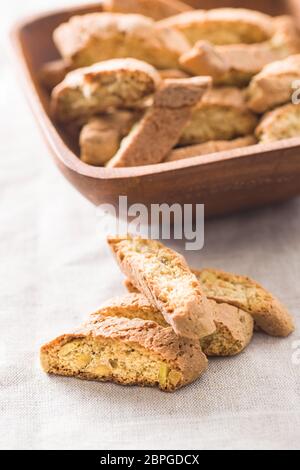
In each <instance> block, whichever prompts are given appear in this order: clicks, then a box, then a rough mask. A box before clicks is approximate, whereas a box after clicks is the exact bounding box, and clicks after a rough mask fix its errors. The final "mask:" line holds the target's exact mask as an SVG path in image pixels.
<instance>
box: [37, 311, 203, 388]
mask: <svg viewBox="0 0 300 470" xmlns="http://www.w3.org/2000/svg"><path fill="white" fill-rule="evenodd" d="M41 364H42V367H43V369H44V371H45V372H48V373H49V374H57V375H64V376H69V377H78V378H80V379H87V380H99V381H113V382H117V383H120V384H124V385H135V384H136V385H145V386H157V387H159V388H160V389H161V390H164V391H173V390H176V389H178V388H180V387H182V386H184V385H186V384H188V383H191V382H193V381H194V380H196V379H197V378H198V377H199V376H200V375H201V374H202V373H203V372H204V371H205V369H206V367H207V359H206V357H205V355H204V354H203V353H202V351H201V348H200V345H199V341H190V340H187V339H184V338H179V337H178V336H176V335H175V333H174V331H173V330H172V328H162V327H161V326H159V325H158V324H157V323H154V322H151V321H144V320H141V319H137V318H135V319H132V320H130V319H128V318H116V317H114V318H109V317H101V316H97V317H95V316H93V317H91V318H90V319H89V321H88V322H87V323H86V324H84V325H83V326H82V327H81V328H79V329H78V330H76V331H75V332H74V333H70V334H65V335H62V336H59V337H58V338H56V339H54V340H53V341H51V342H50V343H48V344H45V345H44V346H43V347H42V348H41Z"/></svg>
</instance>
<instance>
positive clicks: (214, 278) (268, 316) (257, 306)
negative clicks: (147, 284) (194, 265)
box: [125, 268, 295, 337]
mask: <svg viewBox="0 0 300 470" xmlns="http://www.w3.org/2000/svg"><path fill="white" fill-rule="evenodd" d="M192 272H193V273H194V274H195V276H196V277H197V279H198V281H199V283H200V285H201V288H202V290H203V292H204V293H205V295H206V297H207V298H208V299H209V300H215V301H216V302H217V303H221V304H223V303H225V304H229V305H233V306H235V307H237V308H239V309H241V310H243V311H245V312H248V313H249V314H250V315H251V316H252V317H253V319H254V322H255V325H256V327H257V328H258V329H260V330H262V331H264V332H265V333H267V334H268V335H270V336H278V337H286V336H289V335H290V334H291V333H292V332H293V331H294V329H295V327H294V321H293V318H292V316H291V314H290V313H289V312H288V311H287V309H286V308H285V307H284V306H283V305H282V304H281V303H280V302H279V300H278V299H277V298H276V297H274V296H273V295H272V294H271V293H270V292H268V291H267V290H266V289H265V288H264V287H262V286H261V285H260V284H259V283H258V282H256V281H254V280H253V279H251V278H249V277H247V276H241V275H239V274H233V273H228V272H224V271H221V270H219V269H213V268H206V269H201V270H199V269H198V270H197V269H192ZM125 286H126V288H127V289H128V291H129V292H131V293H136V292H139V289H138V288H137V287H136V286H135V285H134V284H133V283H132V281H131V279H130V278H129V279H126V280H125Z"/></svg>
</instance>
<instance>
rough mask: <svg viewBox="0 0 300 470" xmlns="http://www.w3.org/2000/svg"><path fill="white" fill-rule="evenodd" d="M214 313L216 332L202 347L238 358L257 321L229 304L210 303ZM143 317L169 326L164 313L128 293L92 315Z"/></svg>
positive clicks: (202, 341) (207, 352)
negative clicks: (237, 355)
mask: <svg viewBox="0 0 300 470" xmlns="http://www.w3.org/2000/svg"><path fill="white" fill-rule="evenodd" d="M209 302H210V304H211V307H212V311H213V318H214V322H215V325H216V331H215V333H213V334H212V335H210V336H207V337H205V338H202V340H201V342H200V344H201V347H202V350H203V352H204V354H206V355H207V356H224V357H225V356H235V355H236V354H239V353H240V352H242V351H243V350H244V349H245V348H246V347H247V346H248V344H249V343H250V341H251V339H252V336H253V326H254V322H253V319H252V317H251V315H250V314H249V313H247V312H244V311H242V310H240V309H239V308H237V307H234V306H232V305H228V304H217V303H216V302H215V301H214V300H210V301H209ZM99 315H100V316H105V317H123V318H124V317H125V318H130V319H132V318H141V319H143V320H150V321H154V322H156V323H158V324H159V325H161V326H162V327H164V328H167V327H168V326H169V325H168V323H167V322H166V321H165V319H164V317H163V315H162V313H161V312H160V311H159V310H157V309H156V308H155V307H154V306H152V305H151V304H150V303H149V302H148V300H147V299H146V297H144V296H143V295H141V294H127V295H124V296H123V297H119V298H115V299H111V300H109V301H108V302H106V303H105V304H104V305H103V306H102V307H101V308H100V310H99V311H98V312H96V313H94V314H93V316H95V317H96V318H97V317H98V316H99Z"/></svg>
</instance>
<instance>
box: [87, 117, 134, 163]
mask: <svg viewBox="0 0 300 470" xmlns="http://www.w3.org/2000/svg"><path fill="white" fill-rule="evenodd" d="M137 119H138V113H132V112H129V111H117V112H115V113H112V114H107V115H102V116H96V117H92V118H90V119H89V121H88V122H87V124H85V125H84V126H83V127H82V129H81V131H80V137H79V145H80V158H81V160H82V161H83V162H85V163H88V164H89V165H95V166H101V165H104V164H105V163H106V162H107V161H108V160H110V159H111V158H112V157H113V156H114V155H115V153H116V152H117V151H118V149H119V147H120V143H121V140H122V138H123V137H124V136H125V135H126V134H128V132H129V131H130V129H131V128H132V126H133V124H134V123H135V122H136V120H137Z"/></svg>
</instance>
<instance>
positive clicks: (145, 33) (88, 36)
mask: <svg viewBox="0 0 300 470" xmlns="http://www.w3.org/2000/svg"><path fill="white" fill-rule="evenodd" d="M53 39H54V42H55V44H56V46H57V48H58V50H59V52H60V53H61V55H62V57H63V58H64V59H68V60H69V61H71V63H72V64H73V67H74V68H77V67H85V66H89V65H92V64H94V63H96V62H100V61H103V60H108V59H117V58H127V57H133V58H135V59H139V60H143V61H145V62H148V63H149V64H151V65H153V66H154V67H156V68H158V69H166V68H167V69H168V68H177V67H178V60H179V57H180V55H182V54H183V53H184V52H186V51H187V50H188V48H189V44H188V42H187V41H186V39H185V38H184V36H183V35H182V34H181V33H179V32H178V31H176V30H175V29H172V28H167V27H166V28H157V27H156V23H155V21H154V20H152V19H151V18H148V17H146V16H143V15H134V14H132V15H130V14H128V15H126V14H121V13H90V14H87V15H82V16H73V17H72V18H71V19H70V20H69V21H68V22H66V23H63V24H61V25H60V26H58V28H56V29H55V31H54V34H53Z"/></svg>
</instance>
